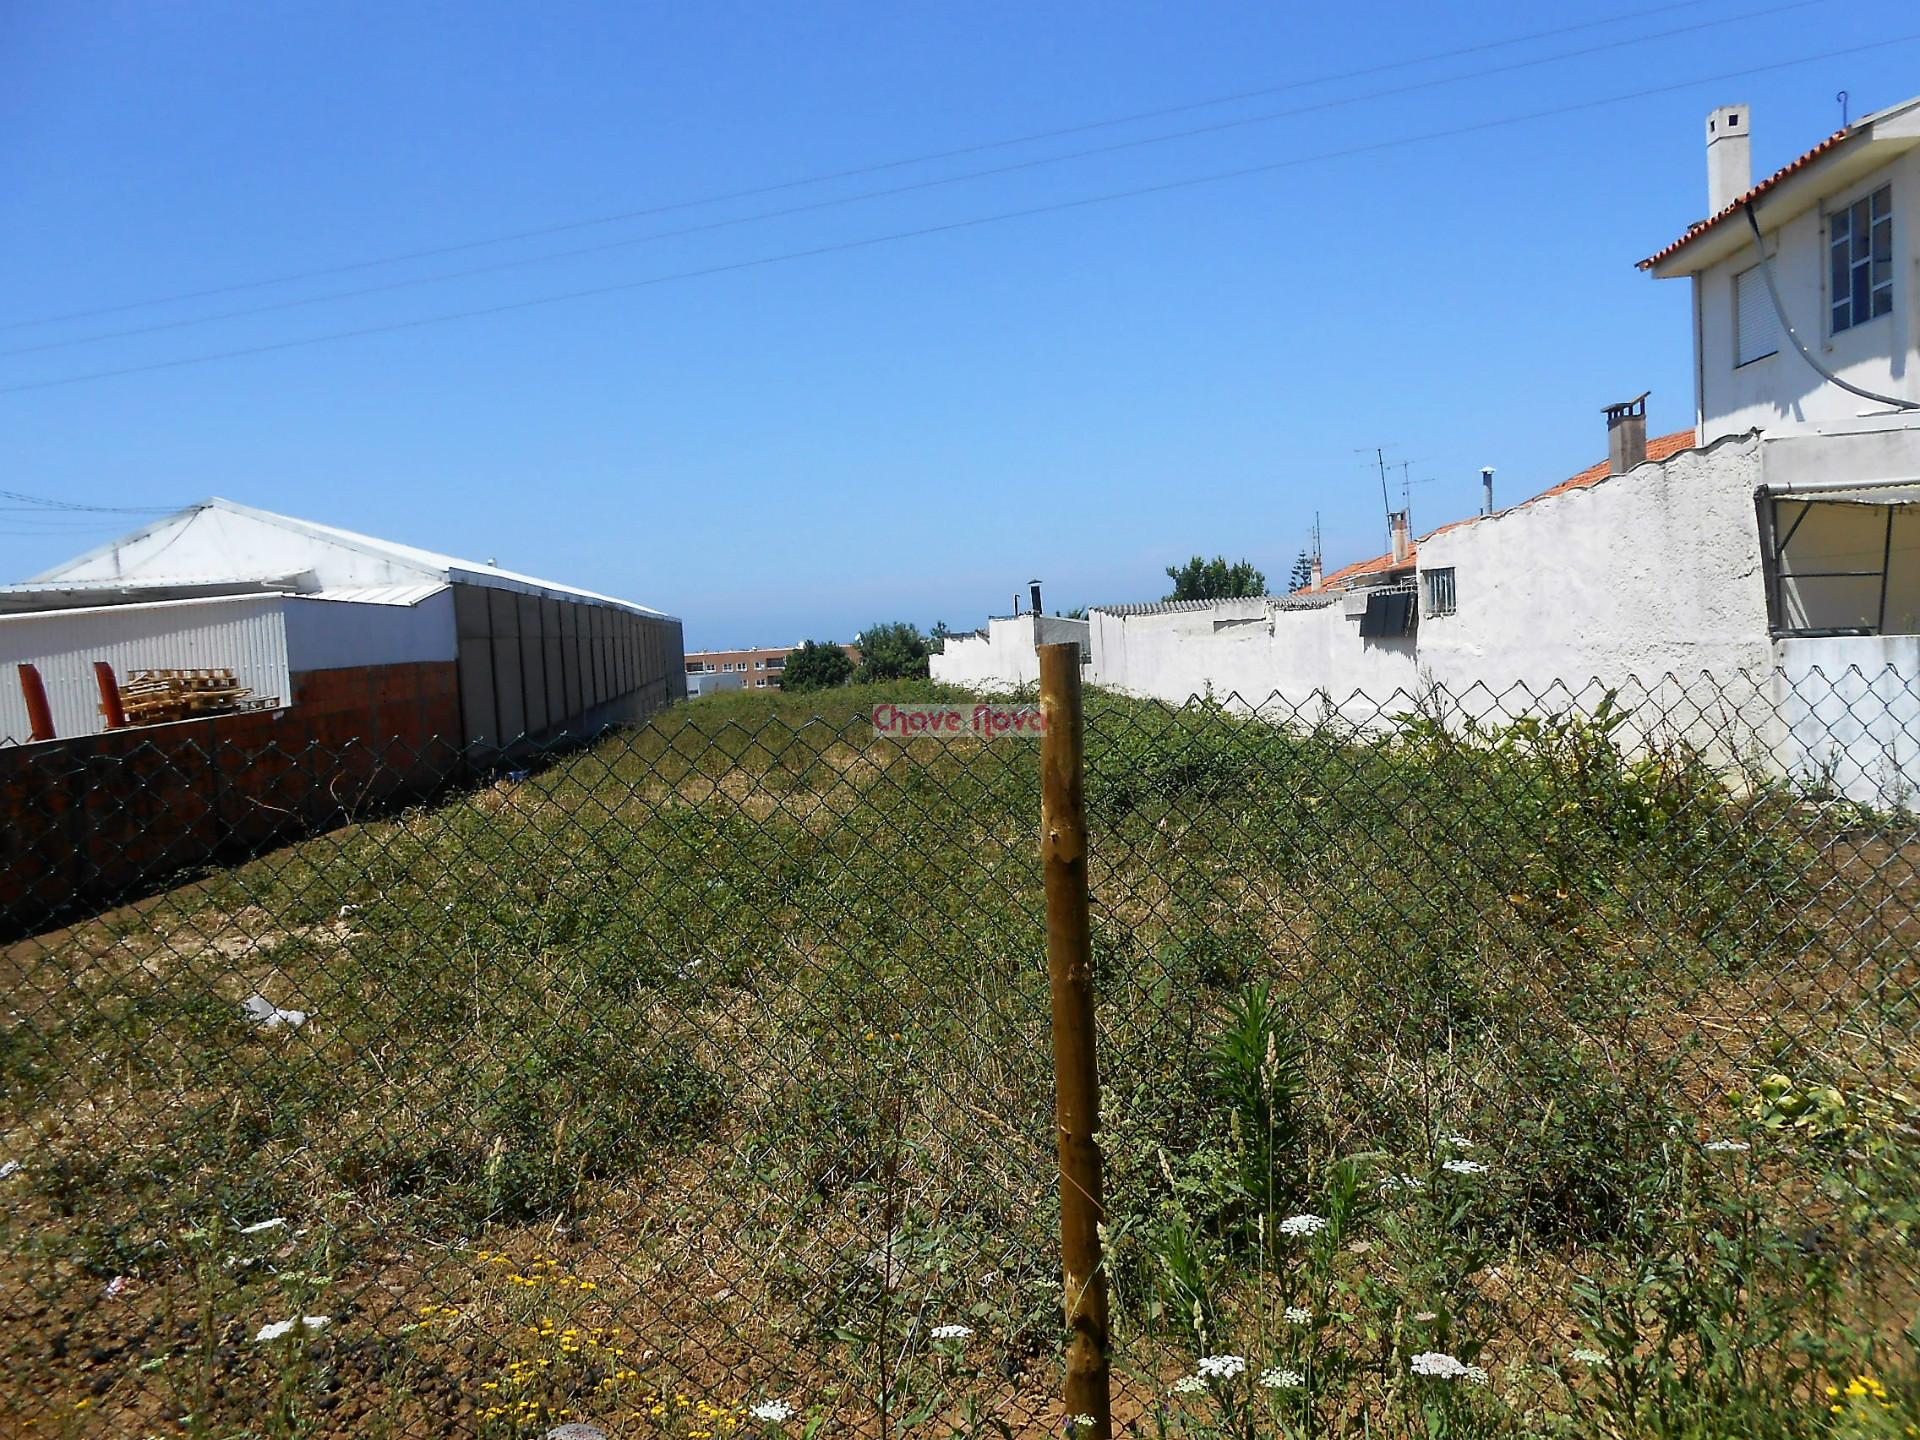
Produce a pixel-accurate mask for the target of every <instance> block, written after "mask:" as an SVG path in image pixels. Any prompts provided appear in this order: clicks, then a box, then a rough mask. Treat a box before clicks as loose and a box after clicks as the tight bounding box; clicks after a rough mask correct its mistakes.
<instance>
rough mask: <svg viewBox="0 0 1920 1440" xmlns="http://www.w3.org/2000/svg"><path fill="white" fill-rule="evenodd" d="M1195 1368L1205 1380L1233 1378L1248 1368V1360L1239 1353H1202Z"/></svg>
mask: <svg viewBox="0 0 1920 1440" xmlns="http://www.w3.org/2000/svg"><path fill="white" fill-rule="evenodd" d="M1194 1368H1195V1369H1197V1370H1198V1371H1199V1372H1200V1378H1202V1379H1204V1380H1231V1379H1233V1378H1234V1376H1236V1375H1239V1374H1240V1373H1242V1372H1243V1371H1244V1370H1245V1369H1246V1368H1247V1362H1246V1361H1245V1360H1244V1359H1242V1358H1241V1357H1240V1356H1238V1355H1202V1356H1201V1357H1200V1363H1199V1364H1198V1365H1196V1366H1195V1367H1194Z"/></svg>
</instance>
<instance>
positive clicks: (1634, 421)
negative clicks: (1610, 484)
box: [1606, 390, 1653, 475]
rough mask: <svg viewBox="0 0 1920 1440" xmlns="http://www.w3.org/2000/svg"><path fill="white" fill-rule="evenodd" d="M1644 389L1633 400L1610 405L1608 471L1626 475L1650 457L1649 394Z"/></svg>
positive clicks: (1649, 392)
mask: <svg viewBox="0 0 1920 1440" xmlns="http://www.w3.org/2000/svg"><path fill="white" fill-rule="evenodd" d="M1652 393H1653V392H1652V391H1650V390H1642V391H1641V392H1640V393H1639V394H1638V395H1636V396H1634V397H1633V399H1631V400H1623V401H1621V402H1620V403H1619V404H1618V405H1609V406H1607V410H1606V415H1607V473H1608V474H1610V475H1624V474H1626V473H1627V471H1629V470H1631V469H1633V467H1634V466H1636V465H1641V464H1644V463H1646V458H1647V396H1648V395H1650V394H1652Z"/></svg>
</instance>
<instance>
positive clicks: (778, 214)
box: [0, 0, 1824, 356]
mask: <svg viewBox="0 0 1920 1440" xmlns="http://www.w3.org/2000/svg"><path fill="white" fill-rule="evenodd" d="M1821 3H1824V0H1785V3H1782V4H1777V5H1773V6H1770V7H1768V8H1766V9H1761V10H1750V11H1745V12H1743V13H1741V14H1737V15H1728V16H1724V17H1722V18H1720V19H1717V20H1703V21H1699V22H1696V23H1694V24H1691V25H1682V26H1679V27H1676V28H1674V29H1671V30H1661V31H1656V32H1654V33H1652V34H1648V35H1636V36H1629V37H1627V38H1625V39H1622V40H1609V41H1606V42H1604V43H1602V44H1599V45H1590V46H1585V47H1583V48H1581V49H1577V50H1566V51H1561V52H1559V53H1557V54H1553V55H1543V56H1536V57H1534V58H1533V59H1529V60H1516V61H1513V62H1512V63H1510V64H1506V65H1497V66H1493V67H1491V68H1488V69H1484V70H1476V71H1469V72H1467V73H1465V74H1461V75H1447V76H1441V77H1439V78H1436V79H1431V80H1420V81H1416V82H1414V83H1412V84H1410V85H1404V86H1395V87H1391V88H1388V89H1384V90H1374V91H1368V92H1365V93H1362V94H1359V95H1351V96H1343V97H1340V98H1338V99H1333V100H1321V101H1316V102H1315V103H1313V104H1311V105H1299V106H1294V107H1293V108H1291V109H1286V110H1274V111H1268V112H1266V113H1265V114H1260V115H1248V116H1243V117H1240V118H1238V119H1233V120H1221V121H1216V122H1214V123H1213V124H1210V125H1202V126H1196V127H1192V128H1189V129H1185V130H1174V131H1168V132H1164V133H1162V134H1159V135H1147V136H1142V137H1140V138H1138V139H1134V140H1119V141H1115V142H1113V143H1112V144H1108V145H1099V146H1094V147H1092V148H1089V149H1084V150H1070V151H1067V152H1065V153H1064V154H1059V155H1043V156H1037V157H1035V158H1033V159H1029V160H1017V161H1014V162H1011V163H1009V164H1006V165H997V166H992V167H989V168H987V169H983V170H967V171H962V172H960V173H959V174H957V175H945V176H937V177H935V178H932V179H927V180H915V181H912V182H910V183H908V184H904V185H894V186H888V187H885V188H883V189H878V190H866V191H862V192H860V193H859V194H855V195H840V196H833V197H831V198H828V199H825V200H811V201H807V202H805V203H803V204H799V205H790V206H786V207H784V208H782V209H778V210H763V211H758V212H756V213H754V214H751V215H740V216H731V217H728V218H726V219H722V220H710V221H706V222H704V223H702V224H699V225H689V226H683V227H680V228H678V229H674V230H656V231H652V232H650V233H648V234H645V235H634V236H628V237H626V238H623V239H619V240H608V241H603V242H601V243H600V244H597V245H586V246H579V247H576V248H573V249H569V250H557V251H549V252H548V253H546V254H544V255H530V256H522V257H520V258H517V259H512V260H499V261H495V262H493V263H491V264H487V265H477V266H470V267H468V268H466V269H464V270H452V271H442V272H440V273H439V274H435V275H419V276H412V277H409V278H407V279H403V280H389V281H385V282H383V283H381V284H378V285H367V286H360V287H356V288H354V289H350V290H334V291H329V292H327V293H326V294H323V295H308V296H302V297H300V298H297V299H292V300H279V301H275V302H273V303H272V304H268V305H253V306H245V307H242V308H240V309H237V310H223V311H220V312H218V313H216V314H212V315H196V316H187V317H184V318H182V319H178V320H161V321H156V322H154V323H153V324H150V325H136V326H130V327H127V328H125V329H121V330H107V331H101V332H98V333H95V334H92V335H78V336H73V337H71V338H68V339H64V340H46V341H41V342H38V343H36V344H32V345H18V346H15V347H13V348H12V349H8V350H0V356H7V355H31V354H38V353H41V352H44V351H48V350H62V349H67V348H69V347H72V346H76V345H96V344H101V343H104V342H106V341H109V340H124V339H129V338H131V337H134V336H139V335H152V334H157V333H160V332H162V331H168V330H182V329H189V328H192V327H195V326H199V325H212V324H217V323H219V322H221V321H225V320H239V319H247V318H250V317H252V316H255V315H268V314H275V313H278V312H280V311H285V310H297V309H303V308H305V307H307V306H311V305H323V304H331V303H333V302H334V301H339V300H356V299H362V298H364V297H366V296H369V295H380V294H387V293H390V292H392V291H396V290H409V289H416V288H418V287H420V286H423V285H439V284H445V283H447V282H449V281H454V280H468V279H472V278H474V277H476V276H480V275H491V274H497V273H499V272H501V271H506V270H517V269H521V268H523V267H525V266H528V265H540V264H549V263H551V262H553V261H556V260H571V259H578V258H579V257H581V256H584V255H597V254H602V253H605V252H607V251H610V250H621V249H628V248H631V247H633V246H636V245H645V244H650V243H652V242H654V241H657V240H672V239H679V238H682V237H685V236H689V235H700V234H705V233H708V232H711V231H715V230H725V229H731V228H733V227H736V226H740V225H749V224H755V223H758V222H759V221H763V220H777V219H782V218H785V217H787V216H791V215H801V214H807V213H811V212H813V211H819V210H831V209H836V208H838V207H840V206H843V205H854V204H859V203H861V202H864V201H868V200H879V199H886V198H889V197H891V196H895V195H905V194H909V193H912V192H915V191H920V190H932V189H938V188H941V187H944V186H948V185H958V184H961V183H964V182H966V181H970V180H982V179H988V178H991V177H994V176H998V175H1008V174H1013V173H1015V172H1018V171H1023V170H1034V169H1039V168H1041V167H1043V166H1048V165H1060V164H1065V163H1067V162H1068V161H1073V160H1084V159H1089V158H1092V157H1097V156H1102V155H1111V154H1116V153H1118V152H1121V151H1125V150H1138V149H1143V148H1145V147H1147V146H1149V145H1163V144H1167V143H1168V142H1170V141H1175V140H1189V139H1193V138H1195V137H1197V136H1201V135H1211V134H1217V133H1220V132H1222V131H1227V130H1237V129H1244V128H1246V127H1247V126H1251V125H1264V124H1271V123H1272V122H1274V121H1276V120H1287V119H1293V118H1295V117H1298V116H1301V115H1308V114H1314V113H1318V112H1321V111H1326V110H1335V109H1341V108H1343V107H1346V106H1351V105H1364V104H1369V103H1371V102H1373V101H1376V100H1385V99H1391V98H1394V97H1397V96H1401V95H1407V94H1412V93H1414V92H1417V91H1422V90H1432V89H1438V88H1440V87H1442V86H1447V85H1463V84H1467V83H1469V82H1472V81H1480V80H1485V79H1488V78H1489V77H1491V76H1495V75H1502V74H1507V73H1510V72H1512V71H1516V70H1528V69H1534V68H1537V67H1539V66H1542V65H1553V64H1558V63H1560V62H1561V61H1563V60H1573V59H1580V58H1583V57H1585V56H1589V55H1595V54H1600V53H1603V52H1605V51H1609V50H1619V49H1624V48H1627V47H1630V46H1635V45H1648V44H1652V43H1654V42H1656V41H1660V40H1668V39H1671V38H1672V37H1673V36H1675V35H1684V34H1688V33H1691V32H1693V31H1696V30H1705V29H1712V28H1714V27H1716V26H1720V25H1732V24H1738V23H1742V22H1745V21H1750V20H1757V19H1762V18H1764V17H1766V16H1769V15H1777V14H1780V13H1782V12H1784V11H1788V10H1803V9H1806V8H1807V7H1808V6H1811V5H1816V4H1821Z"/></svg>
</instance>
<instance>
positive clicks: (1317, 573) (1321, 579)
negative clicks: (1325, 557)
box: [1307, 550, 1327, 590]
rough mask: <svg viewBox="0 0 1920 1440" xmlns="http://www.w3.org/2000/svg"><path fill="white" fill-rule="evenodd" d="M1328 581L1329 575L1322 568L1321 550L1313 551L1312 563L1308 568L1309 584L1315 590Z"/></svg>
mask: <svg viewBox="0 0 1920 1440" xmlns="http://www.w3.org/2000/svg"><path fill="white" fill-rule="evenodd" d="M1326 581H1327V577H1326V575H1325V574H1324V573H1323V572H1322V570H1321V568H1320V552H1319V551H1318V550H1316V551H1314V552H1313V561H1312V564H1311V565H1310V566H1309V568H1308V570H1307V585H1308V586H1309V587H1310V588H1312V589H1314V590H1318V589H1319V588H1320V587H1321V586H1322V585H1324V584H1326Z"/></svg>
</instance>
